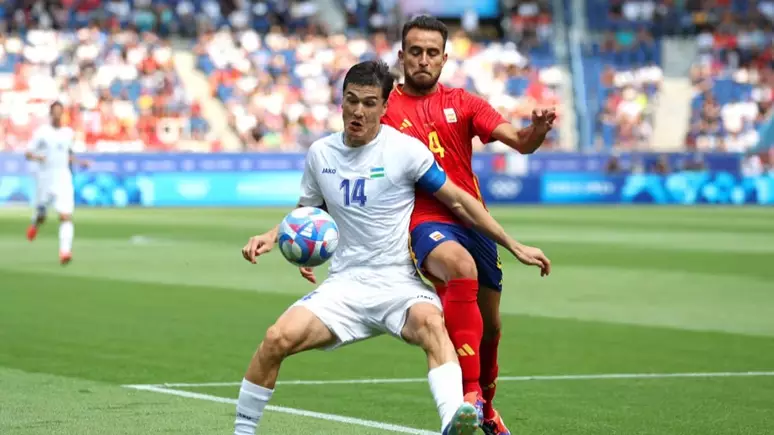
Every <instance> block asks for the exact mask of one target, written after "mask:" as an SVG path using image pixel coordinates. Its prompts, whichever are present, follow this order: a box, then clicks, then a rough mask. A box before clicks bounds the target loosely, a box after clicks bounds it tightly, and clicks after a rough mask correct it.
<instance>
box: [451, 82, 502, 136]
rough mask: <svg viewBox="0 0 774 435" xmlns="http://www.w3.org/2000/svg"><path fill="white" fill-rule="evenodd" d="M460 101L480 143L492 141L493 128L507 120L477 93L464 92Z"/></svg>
mask: <svg viewBox="0 0 774 435" xmlns="http://www.w3.org/2000/svg"><path fill="white" fill-rule="evenodd" d="M462 101H463V104H464V105H465V106H464V107H465V110H466V112H467V113H468V116H469V117H470V120H471V124H472V126H473V134H475V135H476V136H478V137H479V138H480V139H481V142H482V143H489V142H492V132H493V131H494V129H495V128H497V126H498V125H500V124H504V123H507V122H508V121H507V120H506V119H505V118H503V116H502V115H500V112H498V111H497V110H495V108H494V107H492V105H491V104H489V103H488V102H487V101H486V100H484V99H483V98H481V97H479V96H478V95H473V94H471V93H468V92H465V94H464V95H463V99H462Z"/></svg>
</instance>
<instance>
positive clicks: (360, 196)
mask: <svg viewBox="0 0 774 435" xmlns="http://www.w3.org/2000/svg"><path fill="white" fill-rule="evenodd" d="M365 181H366V179H365V178H358V179H356V180H355V183H354V186H352V192H350V184H351V181H350V180H342V181H341V186H339V189H341V190H343V191H344V205H345V206H347V207H349V206H350V205H351V204H353V203H359V204H360V206H361V207H363V206H364V205H365V203H366V200H367V199H368V198H367V197H366V195H365ZM350 193H351V196H350Z"/></svg>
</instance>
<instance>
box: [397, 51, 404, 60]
mask: <svg viewBox="0 0 774 435" xmlns="http://www.w3.org/2000/svg"><path fill="white" fill-rule="evenodd" d="M398 60H399V61H400V63H403V50H402V49H401V50H398Z"/></svg>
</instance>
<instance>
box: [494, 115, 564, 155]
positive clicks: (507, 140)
mask: <svg viewBox="0 0 774 435" xmlns="http://www.w3.org/2000/svg"><path fill="white" fill-rule="evenodd" d="M555 120H556V112H555V111H554V109H549V110H545V109H544V110H533V111H532V124H531V125H530V126H528V127H526V128H522V129H518V128H516V127H514V126H513V125H511V124H510V123H502V124H500V125H498V126H497V127H496V128H495V129H494V130H492V138H493V139H495V140H498V141H500V142H502V143H504V144H506V145H508V146H509V147H511V148H513V149H514V150H516V151H518V152H520V153H521V154H532V153H534V152H535V151H537V149H538V148H540V146H541V145H543V141H545V140H546V135H547V134H548V132H549V131H551V129H552V128H553V126H554V121H555Z"/></svg>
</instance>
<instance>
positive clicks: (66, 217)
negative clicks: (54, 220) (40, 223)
mask: <svg viewBox="0 0 774 435" xmlns="http://www.w3.org/2000/svg"><path fill="white" fill-rule="evenodd" d="M71 220H73V217H72V215H69V214H64V213H62V214H60V215H59V221H60V222H70V221H71Z"/></svg>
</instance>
